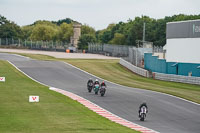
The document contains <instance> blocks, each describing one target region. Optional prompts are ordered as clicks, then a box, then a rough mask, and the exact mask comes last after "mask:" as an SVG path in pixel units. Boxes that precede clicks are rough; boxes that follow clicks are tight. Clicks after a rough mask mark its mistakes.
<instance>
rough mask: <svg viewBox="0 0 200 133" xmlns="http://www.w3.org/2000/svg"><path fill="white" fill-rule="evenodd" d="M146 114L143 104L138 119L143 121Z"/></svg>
mask: <svg viewBox="0 0 200 133" xmlns="http://www.w3.org/2000/svg"><path fill="white" fill-rule="evenodd" d="M146 114H147V108H146V107H145V106H143V107H142V108H141V110H140V112H139V118H140V121H144V119H145V118H146Z"/></svg>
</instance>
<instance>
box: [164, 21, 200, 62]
mask: <svg viewBox="0 0 200 133" xmlns="http://www.w3.org/2000/svg"><path fill="white" fill-rule="evenodd" d="M166 29H167V30H166V39H167V40H166V46H165V49H166V57H165V58H166V61H167V62H183V63H200V20H190V21H179V22H170V23H167V28H166Z"/></svg>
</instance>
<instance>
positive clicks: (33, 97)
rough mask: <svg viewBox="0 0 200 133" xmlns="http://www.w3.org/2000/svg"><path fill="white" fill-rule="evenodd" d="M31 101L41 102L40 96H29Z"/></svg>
mask: <svg viewBox="0 0 200 133" xmlns="http://www.w3.org/2000/svg"><path fill="white" fill-rule="evenodd" d="M29 102H39V96H29Z"/></svg>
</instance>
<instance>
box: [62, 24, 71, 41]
mask: <svg viewBox="0 0 200 133" xmlns="http://www.w3.org/2000/svg"><path fill="white" fill-rule="evenodd" d="M72 35H73V26H72V24H67V23H62V24H61V25H60V30H59V40H60V41H64V42H69V41H70V37H71V36H72Z"/></svg>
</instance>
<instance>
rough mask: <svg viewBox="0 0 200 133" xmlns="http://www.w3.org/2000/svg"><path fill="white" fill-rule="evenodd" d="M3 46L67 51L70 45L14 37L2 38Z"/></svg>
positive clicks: (0, 42) (0, 44)
mask: <svg viewBox="0 0 200 133" xmlns="http://www.w3.org/2000/svg"><path fill="white" fill-rule="evenodd" d="M0 46H1V47H15V48H18V47H20V48H28V49H37V50H48V51H65V50H66V48H68V47H69V46H70V45H69V43H67V42H55V41H32V40H21V39H12V38H0Z"/></svg>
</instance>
